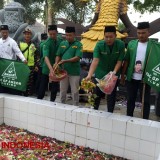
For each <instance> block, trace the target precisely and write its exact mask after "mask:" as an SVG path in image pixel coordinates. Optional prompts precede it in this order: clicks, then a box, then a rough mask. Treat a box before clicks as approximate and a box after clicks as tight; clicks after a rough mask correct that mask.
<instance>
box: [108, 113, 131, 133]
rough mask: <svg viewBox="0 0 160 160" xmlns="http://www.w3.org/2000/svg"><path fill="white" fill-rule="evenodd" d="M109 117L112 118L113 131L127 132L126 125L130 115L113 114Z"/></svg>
mask: <svg viewBox="0 0 160 160" xmlns="http://www.w3.org/2000/svg"><path fill="white" fill-rule="evenodd" d="M108 119H112V131H113V132H114V133H118V134H123V135H125V134H126V125H127V122H128V121H129V119H130V117H129V116H124V115H117V114H112V115H111V116H110V117H109V118H108Z"/></svg>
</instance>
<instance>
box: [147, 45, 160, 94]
mask: <svg viewBox="0 0 160 160" xmlns="http://www.w3.org/2000/svg"><path fill="white" fill-rule="evenodd" d="M152 45H153V46H152V49H151V52H150V53H149V56H148V61H147V64H146V70H145V73H144V81H145V82H146V83H147V84H148V85H150V86H151V87H152V88H154V89H155V90H157V91H159V92H160V44H158V43H154V44H152Z"/></svg>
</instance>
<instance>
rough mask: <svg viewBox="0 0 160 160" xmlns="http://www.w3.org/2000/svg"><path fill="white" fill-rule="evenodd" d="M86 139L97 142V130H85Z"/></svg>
mask: <svg viewBox="0 0 160 160" xmlns="http://www.w3.org/2000/svg"><path fill="white" fill-rule="evenodd" d="M87 139H89V140H93V141H97V142H98V129H95V128H89V127H88V128H87Z"/></svg>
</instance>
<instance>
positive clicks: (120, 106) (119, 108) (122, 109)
mask: <svg viewBox="0 0 160 160" xmlns="http://www.w3.org/2000/svg"><path fill="white" fill-rule="evenodd" d="M119 97H120V95H119ZM123 98H124V97H123ZM123 98H121V97H120V98H119V99H120V101H118V102H117V103H116V106H115V110H114V113H119V114H122V115H126V105H125V103H126V102H125V100H122V99H123ZM44 99H45V100H49V99H50V92H47V93H46V96H45V97H44ZM56 102H60V97H59V93H58V95H57V98H56ZM66 103H67V104H72V99H71V95H70V94H68V95H67V101H66ZM138 105H139V104H137V106H138ZM79 106H80V107H87V106H86V103H80V104H79ZM99 110H103V111H107V104H106V100H105V99H102V100H101V104H100V108H99ZM134 116H135V117H139V118H141V108H140V107H136V108H135V112H134ZM149 119H151V120H155V121H160V117H157V116H156V115H155V106H153V105H152V106H151V111H150V118H149Z"/></svg>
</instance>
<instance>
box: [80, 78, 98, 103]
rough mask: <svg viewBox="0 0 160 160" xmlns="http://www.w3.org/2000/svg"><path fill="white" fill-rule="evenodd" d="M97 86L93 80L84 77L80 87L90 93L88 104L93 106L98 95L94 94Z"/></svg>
mask: <svg viewBox="0 0 160 160" xmlns="http://www.w3.org/2000/svg"><path fill="white" fill-rule="evenodd" d="M95 87H96V85H95V84H94V83H93V82H92V81H88V80H86V79H82V81H81V86H80V88H81V89H83V90H84V91H85V92H86V93H87V94H88V104H90V105H91V106H93V105H94V100H95V98H96V97H97V96H96V95H95V94H93V91H94V88H95Z"/></svg>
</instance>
